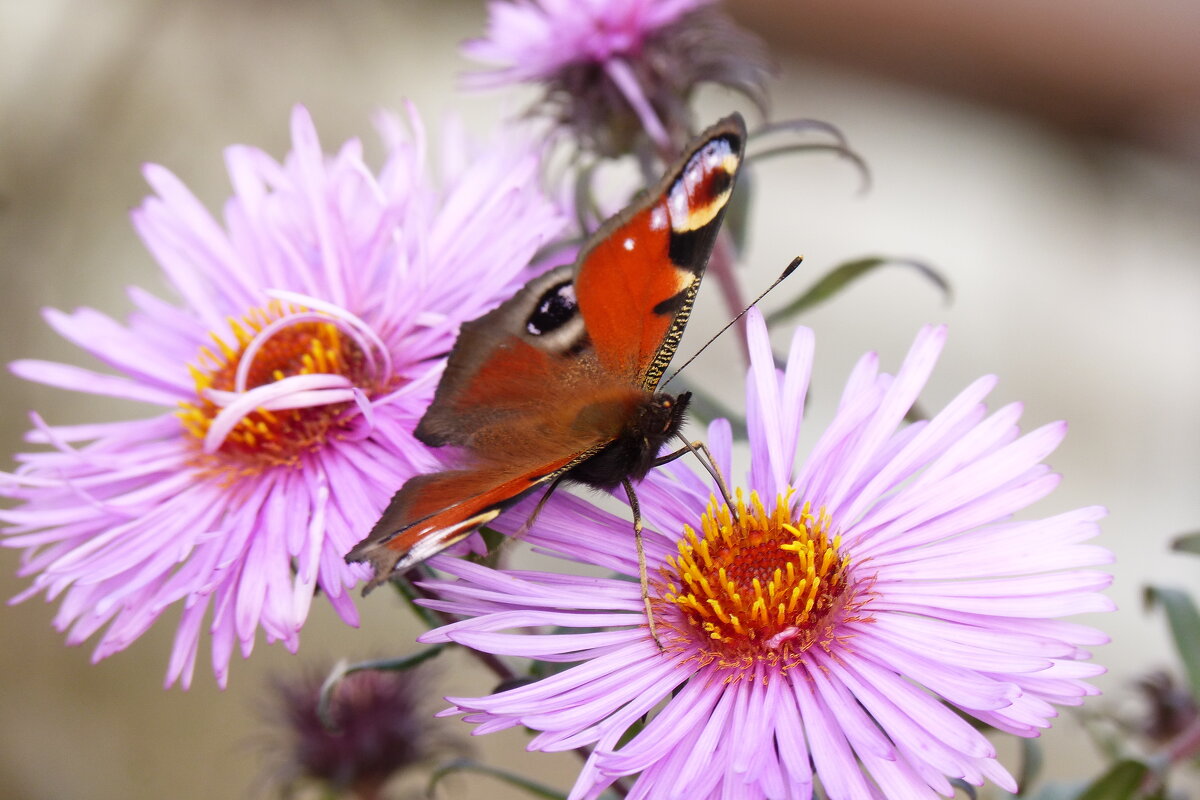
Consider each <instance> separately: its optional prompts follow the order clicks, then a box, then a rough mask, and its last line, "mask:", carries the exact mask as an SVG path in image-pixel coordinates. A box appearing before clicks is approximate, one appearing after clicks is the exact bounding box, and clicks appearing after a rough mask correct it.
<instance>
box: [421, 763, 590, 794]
mask: <svg viewBox="0 0 1200 800" xmlns="http://www.w3.org/2000/svg"><path fill="white" fill-rule="evenodd" d="M458 772H477V773H479V774H480V775H490V776H492V777H493V778H497V779H498V780H501V781H503V782H505V783H507V784H508V785H509V786H515V787H517V788H518V789H524V790H525V791H526V792H528V793H529V794H530V796H532V797H541V798H544V800H566V797H567V795H566V794H565V793H563V792H560V791H558V790H556V789H552V788H550V787H549V786H546V785H545V784H541V783H538V782H537V781H533V780H530V779H529V778H526V777H525V776H523V775H517V774H516V773H513V772H509V771H508V770H503V769H499V768H497V767H489V766H487V765H486V764H480V763H478V762H476V761H472V760H470V759H467V758H460V759H457V760H455V761H451V762H450V763H449V764H446V765H445V766H443V767H440V768H439V769H437V770H436V771H435V772H434V773H433V774H432V775H430V776H429V784H428V785H427V786H426V788H425V796H426V797H434V792H433V790H434V789H436V788H437V785H438V784H439V783H441V781H442V779H443V778H445V777H446V776H447V775H453V774H455V773H458Z"/></svg>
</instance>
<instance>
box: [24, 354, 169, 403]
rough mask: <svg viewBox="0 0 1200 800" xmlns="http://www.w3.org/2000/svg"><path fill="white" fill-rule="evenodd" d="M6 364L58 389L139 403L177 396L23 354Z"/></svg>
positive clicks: (136, 383)
mask: <svg viewBox="0 0 1200 800" xmlns="http://www.w3.org/2000/svg"><path fill="white" fill-rule="evenodd" d="M8 368H9V370H10V371H11V372H12V373H13V374H14V375H16V376H17V377H18V378H24V379H25V380H27V381H36V382H37V383H44V384H46V385H47V386H56V387H58V388H59V389H69V390H71V391H73V392H88V393H89V394H100V395H105V396H108V397H119V398H122V399H124V400H136V401H138V402H140V403H153V404H155V405H160V406H175V405H176V404H177V403H178V402H179V400H180V396H179V395H178V394H176V393H174V392H170V391H167V390H165V389H161V388H157V387H154V386H146V385H145V384H142V383H138V382H137V381H134V380H131V379H130V378H121V377H117V376H116V375H105V374H103V373H100V372H93V371H92V370H90V369H84V368H82V367H74V366H71V365H70V364H59V363H56V362H53V361H41V360H39V359H35V358H23V359H18V360H17V361H14V362H12V363H11V364H9V365H8Z"/></svg>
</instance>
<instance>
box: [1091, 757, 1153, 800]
mask: <svg viewBox="0 0 1200 800" xmlns="http://www.w3.org/2000/svg"><path fill="white" fill-rule="evenodd" d="M1149 771H1150V768H1149V767H1147V766H1146V765H1145V764H1143V763H1142V762H1140V761H1132V760H1125V761H1118V762H1117V763H1116V764H1114V765H1113V766H1112V768H1110V769H1109V770H1108V772H1106V773H1104V774H1103V775H1101V776H1100V777H1099V778H1097V779H1096V780H1095V782H1093V783H1092V784H1091V785H1090V786H1088V787H1087V788H1086V789H1084V791H1083V794H1081V795H1079V797H1078V798H1076V800H1132V798H1134V797H1136V796H1137V790H1138V787H1139V786H1141V785H1142V781H1143V780H1144V779H1145V777H1146V773H1148V772H1149Z"/></svg>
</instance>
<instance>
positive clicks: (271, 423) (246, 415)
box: [179, 301, 388, 477]
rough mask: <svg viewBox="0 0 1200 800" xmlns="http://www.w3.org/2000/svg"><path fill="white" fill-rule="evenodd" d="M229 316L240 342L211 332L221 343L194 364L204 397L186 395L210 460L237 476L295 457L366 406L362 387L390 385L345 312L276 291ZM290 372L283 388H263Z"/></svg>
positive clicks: (185, 407)
mask: <svg viewBox="0 0 1200 800" xmlns="http://www.w3.org/2000/svg"><path fill="white" fill-rule="evenodd" d="M229 324H230V330H231V331H232V334H233V339H234V343H233V344H230V343H228V342H227V341H226V340H225V339H223V338H222V337H221V336H219V335H218V334H216V333H213V334H212V339H213V342H214V345H215V346H214V347H212V348H210V347H202V348H201V349H200V355H199V357H198V358H197V362H196V363H195V364H189V365H188V368H189V370H190V371H191V374H192V378H193V379H194V380H195V383H196V400H195V402H184V403H181V404H180V406H181V409H180V411H179V417H180V419H181V420H182V422H183V424H184V427H185V428H187V430H188V431H189V432H190V433H191V434H192V435H193V436H194V437H195V438H196V439H197V440H198V442H199V443H200V444H201V448H200V450H201V455H200V457H199V459H198V460H199V464H200V466H201V467H202V468H204V469H209V470H213V471H216V472H222V473H225V474H227V475H228V476H229V477H236V476H238V475H249V474H257V473H259V472H261V471H262V470H263V469H266V468H269V467H275V466H295V465H297V464H298V463H299V461H300V458H301V456H303V455H304V454H305V453H307V452H311V451H313V450H316V449H318V448H319V447H320V446H321V445H322V444H323V443H324V442H326V441H327V440H328V438H329V437H330V436H331V435H333V434H335V433H337V432H338V431H341V430H343V429H344V428H345V427H347V426H348V424H349V422H350V421H351V420H352V419H354V418H355V417H357V416H358V414H357V413H356V412H357V411H358V406H357V403H356V402H355V399H354V389H358V390H359V391H361V392H362V393H363V395H364V396H366V397H370V396H371V395H373V394H374V393H376V392H377V391H379V390H380V389H383V388H386V386H385V385H384V384H386V383H387V382H388V381H387V379H386V376H385V375H381V374H380V370H379V368H378V364H376V363H375V360H374V358H373V355H371V354H369V353H368V351H369V350H371V349H372V344H371V343H370V342H369V341H368V340H366V339H364V338H363V337H362V336H361V335H359V334H358V333H357V329H356V328H355V327H354V325H352V324H347V323H346V322H345V321H343V320H341V319H337V318H334V317H332V316H329V315H325V314H320V313H317V312H313V311H309V310H307V309H305V308H302V307H300V306H296V305H292V304H287V305H285V304H283V303H281V302H279V301H272V302H270V303H269V304H268V305H267V306H265V307H263V308H255V309H251V311H250V312H249V313H247V314H246V315H245V316H244V317H242V318H241V319H240V320H239V319H233V318H230V320H229ZM358 324H359V325H361V323H358ZM385 372H386V371H385ZM301 376H311V377H307V378H304V379H303V380H296V379H297V378H301ZM289 379H292V380H291V382H290V384H283V385H280V386H277V387H275V388H277V389H281V390H282V391H279V392H274V391H272V390H271V389H263V388H262V387H269V386H271V385H272V384H278V383H279V382H281V381H288V380H289ZM289 385H294V387H295V390H294V391H290V390H288V389H286V388H285V387H288V386H289ZM256 392H257V394H255V393H256ZM256 396H257V397H261V398H262V402H261V403H255V402H254V398H255V397H256Z"/></svg>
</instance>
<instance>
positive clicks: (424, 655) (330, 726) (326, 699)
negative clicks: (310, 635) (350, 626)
mask: <svg viewBox="0 0 1200 800" xmlns="http://www.w3.org/2000/svg"><path fill="white" fill-rule="evenodd" d="M446 647H447V645H444V644H435V645H433V646H432V647H427V648H425V649H424V650H422V651H420V652H419V653H413V654H412V655H408V656H403V657H401V658H381V659H375V660H373V661H360V662H358V663H357V664H351V663H349V662H347V661H346V660H345V659H342V660H341V661H339V662H338V663H336V664H334V665H333V669H332V670H330V672H329V675H328V676H326V678H325V682H324V683H322V684H321V693H320V695H319V696H318V698H317V718H318V719H320V720H321V724H322V725H324V726H325V728H326V729H327V730H331V731H332V730H336V729H337V723H335V722H334V721H333V716H332V715H331V713H330V707H331V706H332V705H333V693H334V692H335V691H337V687H338V685H339V684H340V683H341V682H342V679H343V678H345V677H346V676H347V675H353V674H354V673H355V672H363V671H365V670H378V671H380V672H402V671H404V670H409V669H412V668H414V667H416V666H418V665H419V664H423V663H425V662H426V661H428V660H429V659H431V658H433V657H434V656H437V655H438V654H439V653H441V652H442V651H443V650H445V649H446Z"/></svg>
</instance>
